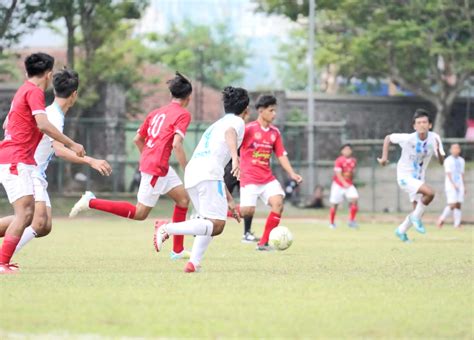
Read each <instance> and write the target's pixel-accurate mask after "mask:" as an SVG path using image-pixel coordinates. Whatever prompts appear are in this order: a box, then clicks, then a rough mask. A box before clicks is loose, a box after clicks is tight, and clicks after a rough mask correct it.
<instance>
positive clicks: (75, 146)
mask: <svg viewBox="0 0 474 340" xmlns="http://www.w3.org/2000/svg"><path fill="white" fill-rule="evenodd" d="M35 120H36V124H37V126H38V129H40V131H41V132H43V133H45V134H46V135H48V136H49V137H51V138H52V139H54V140H56V141H58V142H61V143H63V144H64V145H65V146H67V147H68V148H69V149H71V150H72V151H74V152H75V153H76V155H77V156H79V157H84V155H85V154H86V151H85V150H84V147H83V146H82V145H81V144H79V143H76V142H74V141H73V140H72V139H71V138H69V137H68V136H66V135H64V134H63V133H61V131H59V130H58V129H57V128H56V127H55V126H54V125H53V124H51V122H50V121H49V120H48V116H47V115H46V114H42V113H40V114H37V115H35Z"/></svg>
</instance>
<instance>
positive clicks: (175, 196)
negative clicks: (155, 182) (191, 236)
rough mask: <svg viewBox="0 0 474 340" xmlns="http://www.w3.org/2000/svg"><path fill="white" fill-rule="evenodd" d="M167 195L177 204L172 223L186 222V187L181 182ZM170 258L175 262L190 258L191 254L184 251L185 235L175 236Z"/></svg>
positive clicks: (187, 201)
mask: <svg viewBox="0 0 474 340" xmlns="http://www.w3.org/2000/svg"><path fill="white" fill-rule="evenodd" d="M167 195H168V196H169V197H170V198H171V199H172V200H173V201H174V202H175V206H174V210H173V219H172V222H173V223H176V222H184V221H186V215H187V213H188V206H189V196H188V193H187V192H186V190H185V189H184V186H183V185H182V184H181V181H180V184H179V185H178V186H176V187H174V188H173V189H171V190H170V191H168V192H167ZM170 256H171V259H173V260H176V259H181V258H188V257H189V254H187V252H185V250H184V235H173V250H172V252H171V255H170Z"/></svg>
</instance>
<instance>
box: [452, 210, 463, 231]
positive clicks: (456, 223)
mask: <svg viewBox="0 0 474 340" xmlns="http://www.w3.org/2000/svg"><path fill="white" fill-rule="evenodd" d="M453 216H454V227H455V228H458V227H459V226H461V218H462V213H461V209H454V211H453Z"/></svg>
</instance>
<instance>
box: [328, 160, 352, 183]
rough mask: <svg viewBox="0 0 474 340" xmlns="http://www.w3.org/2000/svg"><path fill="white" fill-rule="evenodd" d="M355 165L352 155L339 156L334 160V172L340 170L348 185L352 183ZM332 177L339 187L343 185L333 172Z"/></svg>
mask: <svg viewBox="0 0 474 340" xmlns="http://www.w3.org/2000/svg"><path fill="white" fill-rule="evenodd" d="M356 165H357V160H356V159H355V158H354V157H349V158H346V157H344V156H339V157H338V158H337V159H336V161H335V162H334V172H340V173H341V174H342V177H344V179H345V180H346V182H347V183H349V185H352V177H353V176H354V170H355V167H356ZM332 179H333V181H334V182H336V183H337V184H339V185H340V186H341V187H343V186H344V185H343V184H342V182H341V181H340V180H339V178H337V176H336V174H334V177H333V178H332Z"/></svg>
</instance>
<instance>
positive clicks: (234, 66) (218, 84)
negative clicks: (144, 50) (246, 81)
mask: <svg viewBox="0 0 474 340" xmlns="http://www.w3.org/2000/svg"><path fill="white" fill-rule="evenodd" d="M153 49H154V53H153V58H154V60H155V61H156V62H160V63H163V64H165V65H167V66H169V67H170V68H172V69H176V70H180V71H181V72H183V73H185V74H188V75H190V76H192V77H193V78H195V79H198V80H200V81H202V82H203V83H204V84H207V85H209V86H212V87H214V88H217V89H220V88H222V87H224V86H226V85H229V84H232V83H235V82H237V81H239V80H241V79H242V78H243V68H244V67H245V64H246V60H247V58H248V56H249V52H248V50H247V49H246V45H245V42H242V41H239V40H238V39H236V37H235V36H234V35H233V34H231V32H229V30H228V28H227V26H226V25H224V24H219V25H216V26H214V27H209V26H204V25H196V24H193V23H191V22H189V21H186V22H184V24H183V25H180V26H179V27H178V26H174V27H172V29H171V30H170V32H169V33H167V34H165V35H162V36H158V35H157V36H155V37H154V45H153Z"/></svg>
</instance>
